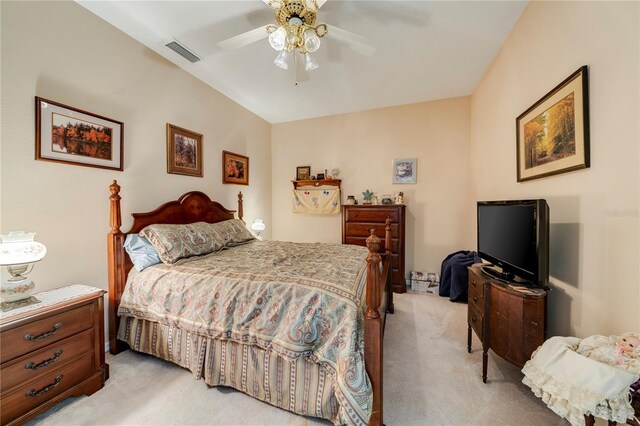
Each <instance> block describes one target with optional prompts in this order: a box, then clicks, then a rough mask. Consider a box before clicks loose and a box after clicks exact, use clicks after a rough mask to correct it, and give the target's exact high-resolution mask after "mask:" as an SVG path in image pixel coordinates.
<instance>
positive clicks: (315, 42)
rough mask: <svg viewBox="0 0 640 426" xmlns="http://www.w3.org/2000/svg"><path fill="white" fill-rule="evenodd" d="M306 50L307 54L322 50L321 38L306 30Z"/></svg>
mask: <svg viewBox="0 0 640 426" xmlns="http://www.w3.org/2000/svg"><path fill="white" fill-rule="evenodd" d="M304 48H305V49H306V50H307V52H311V53H313V52H315V51H316V50H318V49H319V48H320V37H318V36H317V35H316V34H315V33H314V32H313V31H311V30H306V31H305V32H304Z"/></svg>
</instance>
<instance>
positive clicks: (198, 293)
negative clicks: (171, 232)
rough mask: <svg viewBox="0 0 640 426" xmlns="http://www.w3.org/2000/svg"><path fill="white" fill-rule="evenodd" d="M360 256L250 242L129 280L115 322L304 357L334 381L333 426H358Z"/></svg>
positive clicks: (350, 249)
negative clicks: (147, 323)
mask: <svg viewBox="0 0 640 426" xmlns="http://www.w3.org/2000/svg"><path fill="white" fill-rule="evenodd" d="M367 253H368V252H367V249H366V248H364V247H358V246H350V245H340V244H321V243H314V244H310V243H289V242H279V241H254V242H250V243H248V244H246V245H243V246H239V247H234V248H232V249H228V250H223V251H221V252H218V253H213V254H209V255H206V256H201V257H198V258H190V259H188V260H186V261H183V262H180V263H178V264H176V265H172V266H167V265H163V264H159V265H155V266H153V267H149V268H147V269H145V270H143V271H142V272H137V273H135V272H134V271H133V270H132V272H131V273H130V274H129V279H128V281H127V285H126V288H125V291H124V293H123V294H122V299H121V303H120V306H119V309H118V314H119V315H121V316H122V315H125V316H131V317H135V318H139V319H145V320H151V321H156V322H159V323H162V324H167V325H171V326H175V327H179V328H181V329H184V330H186V331H189V332H191V333H196V334H199V335H202V336H206V337H210V338H216V339H222V340H231V341H234V342H238V343H244V344H251V345H257V346H259V347H261V348H262V349H265V350H271V351H274V352H276V353H278V354H279V355H281V356H283V357H286V358H288V359H295V358H297V357H301V356H302V357H306V358H307V359H308V360H310V361H312V362H316V363H318V364H320V365H322V366H323V367H324V368H325V369H326V370H327V371H328V372H329V374H331V375H332V376H334V378H335V382H336V384H337V385H336V389H335V394H336V398H337V401H338V404H339V405H340V408H339V413H338V418H337V419H334V422H337V423H341V424H366V423H367V422H368V419H369V416H370V414H371V403H372V395H373V394H372V390H371V384H370V382H369V378H368V376H367V373H366V370H365V365H364V331H363V326H362V325H363V320H364V319H363V309H362V307H363V306H362V303H361V301H362V299H363V293H364V290H365V282H366V268H365V262H364V260H365V258H366V256H367Z"/></svg>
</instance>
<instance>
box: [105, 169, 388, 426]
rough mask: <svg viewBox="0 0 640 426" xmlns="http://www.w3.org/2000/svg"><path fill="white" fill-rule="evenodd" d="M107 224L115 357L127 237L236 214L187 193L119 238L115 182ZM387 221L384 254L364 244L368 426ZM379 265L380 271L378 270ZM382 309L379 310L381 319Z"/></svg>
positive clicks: (373, 239) (378, 355)
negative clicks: (151, 228) (165, 225)
mask: <svg viewBox="0 0 640 426" xmlns="http://www.w3.org/2000/svg"><path fill="white" fill-rule="evenodd" d="M109 191H110V196H109V206H110V215H109V224H110V228H111V229H110V231H109V233H108V234H107V260H108V280H109V351H110V352H111V354H113V355H116V354H118V353H120V352H122V351H123V350H126V349H128V345H127V344H126V343H125V342H122V341H120V340H118V339H117V335H118V326H119V322H120V319H119V317H118V305H119V304H120V299H121V296H122V293H123V292H124V287H125V283H126V281H127V275H128V274H129V271H130V270H131V268H132V267H133V265H132V263H131V260H130V259H129V256H128V255H127V253H126V252H125V250H124V241H125V238H126V236H127V235H128V234H130V233H137V232H140V231H141V230H142V229H143V228H144V227H145V226H147V225H150V224H154V223H170V224H188V223H193V222H200V221H204V222H209V223H216V222H220V221H223V220H228V219H233V218H234V213H235V211H234V210H227V209H226V208H224V207H223V206H222V205H221V204H219V203H217V202H215V201H212V200H211V199H210V198H209V197H208V196H207V195H206V194H204V193H202V192H198V191H193V192H188V193H186V194H184V195H183V196H182V197H180V198H179V199H178V200H176V201H170V202H168V203H165V204H163V205H161V206H160V207H158V208H157V209H156V210H153V211H151V212H148V213H133V214H132V216H133V219H134V221H133V225H132V226H131V229H130V230H129V231H128V232H122V231H121V229H120V227H121V226H122V213H121V209H120V200H121V197H120V185H118V183H117V182H116V181H115V180H114V181H113V183H112V184H111V185H110V186H109ZM242 216H243V201H242V193H241V192H240V193H239V194H238V218H239V219H241V220H242ZM390 223H391V221H390V219H387V222H386V227H385V252H384V253H383V254H382V255H381V254H380V253H379V251H380V246H381V240H380V238H378V237H377V236H376V235H375V232H374V230H373V229H372V230H371V235H370V236H369V237H368V238H367V248H368V250H369V255H368V256H367V282H366V305H367V306H366V310H365V315H364V317H365V318H364V355H365V367H366V369H367V374H368V375H369V380H370V382H371V386H372V390H373V411H372V414H371V418H370V419H369V425H372V426H381V425H382V420H383V416H382V413H383V410H382V354H383V346H382V340H383V335H384V323H385V316H386V312H391V313H393V292H392V291H391V225H390ZM381 264H382V269H381V268H380V266H381ZM381 305H382V307H383V309H382V314H381V309H380V308H381Z"/></svg>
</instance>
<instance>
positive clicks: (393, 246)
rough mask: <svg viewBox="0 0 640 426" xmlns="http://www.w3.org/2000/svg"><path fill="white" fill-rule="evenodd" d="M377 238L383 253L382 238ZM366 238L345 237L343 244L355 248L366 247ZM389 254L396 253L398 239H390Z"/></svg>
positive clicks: (380, 236) (379, 236)
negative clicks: (351, 245) (379, 240)
mask: <svg viewBox="0 0 640 426" xmlns="http://www.w3.org/2000/svg"><path fill="white" fill-rule="evenodd" d="M376 235H377V234H376ZM377 236H378V238H380V239H381V240H382V243H381V244H382V245H381V249H380V250H382V251H384V243H385V241H384V238H383V236H382V235H377ZM367 238H368V237H346V238H345V239H344V244H353V245H356V246H365V247H366V246H367ZM391 252H392V253H398V239H397V238H392V239H391Z"/></svg>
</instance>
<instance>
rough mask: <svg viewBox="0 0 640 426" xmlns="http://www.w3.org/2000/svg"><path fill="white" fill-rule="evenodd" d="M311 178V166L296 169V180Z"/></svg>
mask: <svg viewBox="0 0 640 426" xmlns="http://www.w3.org/2000/svg"><path fill="white" fill-rule="evenodd" d="M310 176H311V166H299V167H296V180H309V177H310Z"/></svg>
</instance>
